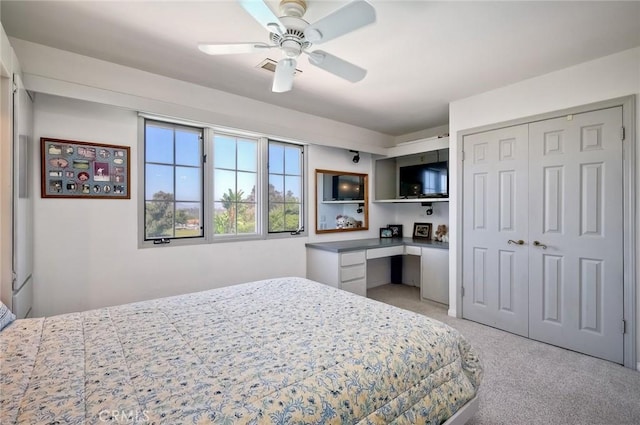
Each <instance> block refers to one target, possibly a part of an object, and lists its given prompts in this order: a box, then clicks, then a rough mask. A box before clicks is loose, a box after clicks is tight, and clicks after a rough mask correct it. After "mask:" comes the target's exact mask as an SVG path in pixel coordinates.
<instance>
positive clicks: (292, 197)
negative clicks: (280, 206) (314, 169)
mask: <svg viewBox="0 0 640 425" xmlns="http://www.w3.org/2000/svg"><path fill="white" fill-rule="evenodd" d="M301 185H302V179H301V178H300V177H295V176H286V177H285V178H284V188H285V196H286V198H285V200H286V201H287V202H300V201H301V199H300V198H301V196H300V194H301V193H302V190H301Z"/></svg>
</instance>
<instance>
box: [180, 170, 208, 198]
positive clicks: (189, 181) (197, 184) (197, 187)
mask: <svg viewBox="0 0 640 425" xmlns="http://www.w3.org/2000/svg"><path fill="white" fill-rule="evenodd" d="M201 197H202V177H201V175H200V168H194V167H176V200H177V201H199V200H200V198H201Z"/></svg>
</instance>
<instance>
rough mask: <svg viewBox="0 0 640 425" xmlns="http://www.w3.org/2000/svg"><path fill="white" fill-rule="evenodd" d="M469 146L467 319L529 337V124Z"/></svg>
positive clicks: (468, 141) (473, 139)
mask: <svg viewBox="0 0 640 425" xmlns="http://www.w3.org/2000/svg"><path fill="white" fill-rule="evenodd" d="M463 144H464V145H463V149H464V162H463V196H464V206H463V208H462V211H463V212H462V214H463V237H464V243H463V253H462V256H463V259H462V267H463V270H462V278H463V283H462V284H463V290H464V295H463V298H462V304H463V308H462V312H463V317H464V318H466V319H470V320H474V321H477V322H480V323H484V324H486V325H489V326H494V327H497V328H500V329H504V330H506V331H509V332H513V333H516V334H519V335H523V336H527V333H528V328H527V325H528V317H529V313H528V303H529V301H528V264H527V262H528V254H527V245H526V243H525V241H526V238H527V229H528V206H527V196H528V194H527V188H528V177H527V149H528V148H527V144H528V130H527V126H526V125H521V126H515V127H507V128H503V129H498V130H493V131H488V132H485V133H478V134H473V135H469V136H465V137H464V141H463ZM519 241H522V242H519Z"/></svg>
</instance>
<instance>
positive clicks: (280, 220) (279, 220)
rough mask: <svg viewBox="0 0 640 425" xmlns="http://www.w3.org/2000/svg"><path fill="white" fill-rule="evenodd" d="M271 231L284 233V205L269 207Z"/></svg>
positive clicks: (271, 205) (278, 204)
mask: <svg viewBox="0 0 640 425" xmlns="http://www.w3.org/2000/svg"><path fill="white" fill-rule="evenodd" d="M269 231H270V232H282V231H284V204H280V203H276V204H270V205H269Z"/></svg>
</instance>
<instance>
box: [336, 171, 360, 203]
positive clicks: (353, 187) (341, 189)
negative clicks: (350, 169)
mask: <svg viewBox="0 0 640 425" xmlns="http://www.w3.org/2000/svg"><path fill="white" fill-rule="evenodd" d="M332 189H333V190H332V198H333V199H334V200H336V201H360V200H364V179H363V178H362V177H360V176H352V175H339V176H333V185H332Z"/></svg>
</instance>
